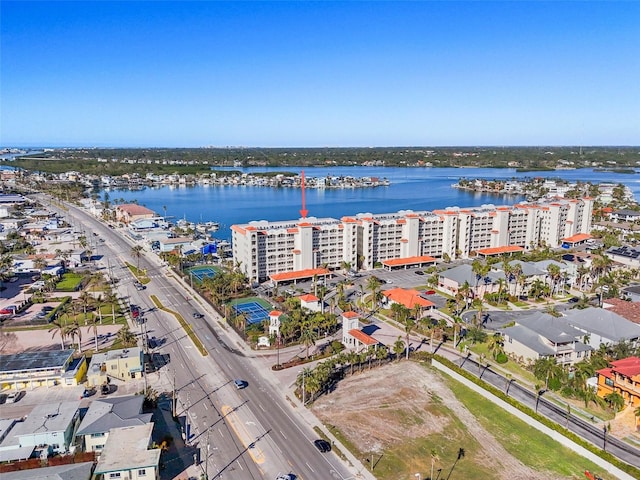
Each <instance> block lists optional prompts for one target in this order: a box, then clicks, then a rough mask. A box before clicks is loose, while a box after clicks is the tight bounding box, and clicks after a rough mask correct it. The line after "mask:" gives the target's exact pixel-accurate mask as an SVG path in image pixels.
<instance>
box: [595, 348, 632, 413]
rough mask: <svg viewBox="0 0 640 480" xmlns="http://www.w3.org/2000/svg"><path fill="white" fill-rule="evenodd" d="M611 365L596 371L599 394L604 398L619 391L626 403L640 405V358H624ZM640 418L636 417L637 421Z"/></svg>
mask: <svg viewBox="0 0 640 480" xmlns="http://www.w3.org/2000/svg"><path fill="white" fill-rule="evenodd" d="M610 365H611V366H610V367H607V368H603V369H602V370H598V371H597V372H596V375H597V378H598V396H599V397H602V398H604V397H605V396H606V395H608V394H610V393H618V394H620V395H621V396H622V398H624V401H625V403H626V404H629V405H631V406H632V407H633V408H636V407H640V358H638V357H628V358H623V359H622V360H615V361H613V362H611V363H610ZM639 420H640V418H636V421H639Z"/></svg>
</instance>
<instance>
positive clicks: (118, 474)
mask: <svg viewBox="0 0 640 480" xmlns="http://www.w3.org/2000/svg"><path fill="white" fill-rule="evenodd" d="M109 478H120V472H115V473H110V474H109Z"/></svg>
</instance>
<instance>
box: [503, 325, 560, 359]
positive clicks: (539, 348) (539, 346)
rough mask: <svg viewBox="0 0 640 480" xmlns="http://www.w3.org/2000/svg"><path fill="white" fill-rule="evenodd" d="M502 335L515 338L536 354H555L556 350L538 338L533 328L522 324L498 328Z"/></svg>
mask: <svg viewBox="0 0 640 480" xmlns="http://www.w3.org/2000/svg"><path fill="white" fill-rule="evenodd" d="M500 331H501V332H502V333H503V334H504V335H508V336H509V337H511V338H513V339H515V340H516V341H517V342H519V343H521V344H523V345H525V346H526V347H528V348H530V349H531V350H533V351H534V352H536V353H537V354H538V355H555V354H556V352H555V350H554V349H553V348H551V347H550V346H549V345H546V344H545V343H543V342H542V340H540V336H539V335H538V334H537V333H536V332H534V331H533V330H530V329H528V328H527V327H524V326H522V325H515V326H513V327H507V328H503V329H502V330H500Z"/></svg>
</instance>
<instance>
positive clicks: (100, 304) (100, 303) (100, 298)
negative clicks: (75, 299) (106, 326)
mask: <svg viewBox="0 0 640 480" xmlns="http://www.w3.org/2000/svg"><path fill="white" fill-rule="evenodd" d="M94 302H95V306H96V310H97V311H98V318H99V319H100V325H102V307H103V306H104V297H103V296H102V295H98V296H97V297H95V298H94Z"/></svg>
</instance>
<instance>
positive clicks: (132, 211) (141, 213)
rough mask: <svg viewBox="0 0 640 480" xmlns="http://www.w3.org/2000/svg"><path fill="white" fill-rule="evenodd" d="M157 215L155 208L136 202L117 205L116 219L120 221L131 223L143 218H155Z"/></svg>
mask: <svg viewBox="0 0 640 480" xmlns="http://www.w3.org/2000/svg"><path fill="white" fill-rule="evenodd" d="M155 216H156V212H154V211H153V210H150V209H148V208H147V207H143V206H142V205H136V204H135V203H124V204H122V205H118V206H116V221H118V222H122V223H131V222H133V221H135V220H140V219H141V218H153V217H155Z"/></svg>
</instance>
